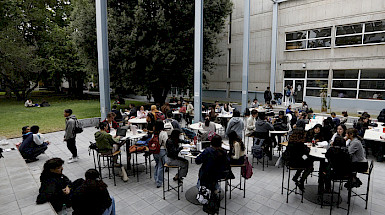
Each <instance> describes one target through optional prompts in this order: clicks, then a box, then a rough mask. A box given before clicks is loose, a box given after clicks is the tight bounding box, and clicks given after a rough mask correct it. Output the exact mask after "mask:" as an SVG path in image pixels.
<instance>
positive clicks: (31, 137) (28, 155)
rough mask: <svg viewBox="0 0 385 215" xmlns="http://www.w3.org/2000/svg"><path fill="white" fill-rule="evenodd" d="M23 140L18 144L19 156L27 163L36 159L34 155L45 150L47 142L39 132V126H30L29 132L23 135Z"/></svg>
mask: <svg viewBox="0 0 385 215" xmlns="http://www.w3.org/2000/svg"><path fill="white" fill-rule="evenodd" d="M23 139H24V140H23V142H22V143H21V145H20V146H19V151H20V154H21V156H23V158H24V159H25V160H26V162H27V163H30V162H34V161H37V160H39V159H37V158H36V157H37V156H39V155H40V154H42V153H44V152H45V150H47V148H48V147H47V146H48V145H49V142H48V141H47V142H44V139H43V137H42V136H41V134H39V126H37V125H34V126H32V127H31V132H28V133H26V134H24V135H23Z"/></svg>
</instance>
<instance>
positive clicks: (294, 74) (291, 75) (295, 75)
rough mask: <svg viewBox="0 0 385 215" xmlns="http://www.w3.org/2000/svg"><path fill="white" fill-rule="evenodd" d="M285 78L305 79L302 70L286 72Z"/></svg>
mask: <svg viewBox="0 0 385 215" xmlns="http://www.w3.org/2000/svg"><path fill="white" fill-rule="evenodd" d="M284 72H285V78H305V72H306V71H303V70H286V71H284Z"/></svg>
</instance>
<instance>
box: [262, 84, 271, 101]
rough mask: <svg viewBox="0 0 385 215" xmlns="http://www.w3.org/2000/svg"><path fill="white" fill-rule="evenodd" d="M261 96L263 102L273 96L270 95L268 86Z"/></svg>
mask: <svg viewBox="0 0 385 215" xmlns="http://www.w3.org/2000/svg"><path fill="white" fill-rule="evenodd" d="M263 98H264V99H265V104H267V102H270V101H271V99H272V98H273V96H272V95H271V91H270V87H267V88H266V90H265V93H264V94H263Z"/></svg>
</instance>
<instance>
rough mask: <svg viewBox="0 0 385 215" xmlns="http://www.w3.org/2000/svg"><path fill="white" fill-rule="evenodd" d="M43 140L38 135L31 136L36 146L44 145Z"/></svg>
mask: <svg viewBox="0 0 385 215" xmlns="http://www.w3.org/2000/svg"><path fill="white" fill-rule="evenodd" d="M44 140H45V138H44V137H43V136H42V135H41V134H40V133H37V134H33V142H34V143H36V145H39V146H40V145H42V144H43V143H44Z"/></svg>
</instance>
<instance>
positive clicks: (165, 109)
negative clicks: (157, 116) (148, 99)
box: [160, 102, 171, 115]
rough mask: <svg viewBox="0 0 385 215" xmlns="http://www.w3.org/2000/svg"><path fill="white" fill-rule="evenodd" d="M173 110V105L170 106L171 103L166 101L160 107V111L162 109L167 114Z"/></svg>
mask: <svg viewBox="0 0 385 215" xmlns="http://www.w3.org/2000/svg"><path fill="white" fill-rule="evenodd" d="M169 110H171V107H170V104H169V103H168V102H166V103H164V105H162V107H160V111H162V113H163V114H164V115H166V114H167V111H169Z"/></svg>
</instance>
